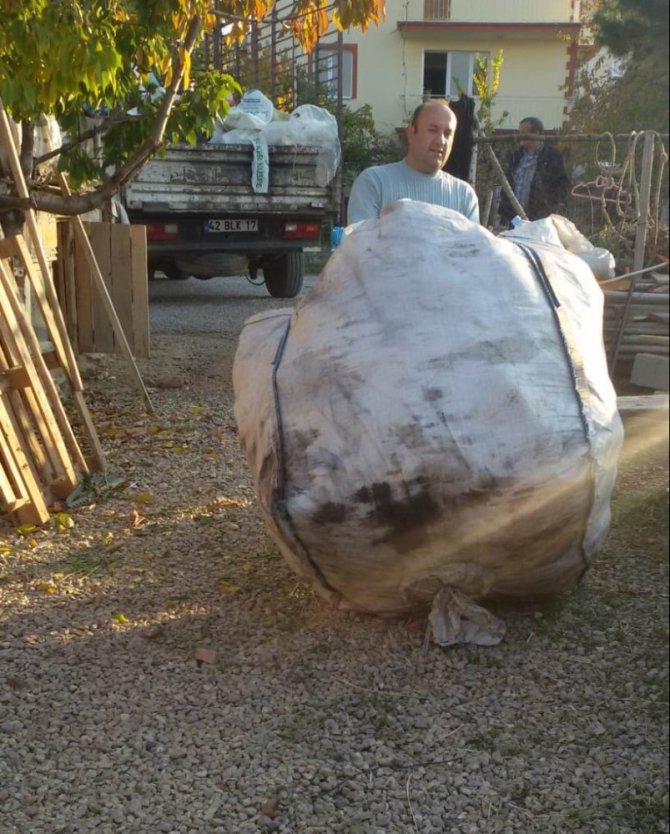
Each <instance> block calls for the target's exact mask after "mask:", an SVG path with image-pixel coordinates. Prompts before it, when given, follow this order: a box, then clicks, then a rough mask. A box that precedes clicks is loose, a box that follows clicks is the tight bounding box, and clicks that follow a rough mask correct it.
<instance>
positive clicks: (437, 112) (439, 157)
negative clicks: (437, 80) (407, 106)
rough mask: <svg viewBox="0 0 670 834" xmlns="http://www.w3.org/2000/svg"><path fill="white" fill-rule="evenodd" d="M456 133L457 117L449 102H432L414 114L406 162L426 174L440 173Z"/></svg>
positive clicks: (410, 127)
mask: <svg viewBox="0 0 670 834" xmlns="http://www.w3.org/2000/svg"><path fill="white" fill-rule="evenodd" d="M455 132H456V114H455V113H454V112H453V110H452V109H451V108H450V107H449V102H448V101H446V99H441V98H438V99H431V100H429V101H425V102H424V103H423V104H420V105H419V106H418V107H417V108H416V110H415V111H414V115H413V116H412V123H411V124H410V126H409V127H408V128H407V146H408V147H407V155H406V156H405V162H406V163H407V164H408V165H409V166H410V168H414V170H415V171H421V173H423V174H436V173H437V172H438V171H439V170H440V169H441V168H442V167H443V166H444V164H445V162H446V161H447V159H449V154H450V153H451V148H452V146H453V144H454V133H455Z"/></svg>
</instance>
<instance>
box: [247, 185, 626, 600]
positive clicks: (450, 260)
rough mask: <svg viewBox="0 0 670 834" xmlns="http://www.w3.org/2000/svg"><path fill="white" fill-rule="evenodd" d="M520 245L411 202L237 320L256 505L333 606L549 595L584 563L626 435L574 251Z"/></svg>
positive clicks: (292, 560) (600, 529)
mask: <svg viewBox="0 0 670 834" xmlns="http://www.w3.org/2000/svg"><path fill="white" fill-rule="evenodd" d="M524 246H525V247H526V252H524V251H523V249H522V248H521V247H520V246H518V245H517V244H516V243H515V242H514V241H513V239H512V238H511V237H509V236H507V237H505V238H496V237H495V236H493V235H492V234H490V233H489V232H488V231H487V230H486V229H484V228H483V227H481V226H478V225H476V224H474V223H471V222H470V221H469V220H467V219H466V218H464V217H463V216H461V215H460V214H457V213H455V212H452V211H450V210H448V209H442V208H440V207H437V206H431V205H427V204H424V203H416V202H412V201H409V200H401V201H400V202H398V203H395V204H394V205H393V206H391V207H389V208H388V209H387V210H386V211H385V212H384V213H383V214H382V216H381V218H379V219H378V220H368V221H365V222H363V223H361V224H359V225H358V226H356V227H355V228H353V229H352V230H350V233H349V234H348V235H347V236H346V238H345V240H344V242H343V243H342V245H341V246H340V247H339V248H338V249H337V250H336V251H335V252H334V253H333V255H332V256H331V258H330V260H329V261H328V263H327V265H326V267H325V269H324V270H323V272H322V274H321V276H320V277H319V279H318V281H317V282H316V284H315V286H314V287H313V288H312V290H311V291H310V292H309V293H308V294H307V295H306V296H305V297H304V299H303V300H302V302H301V303H300V304H299V305H298V306H297V307H296V309H295V311H292V310H280V311H272V312H269V313H265V314H262V315H259V316H254V317H252V318H250V319H249V320H248V321H247V322H246V323H245V326H244V329H243V331H242V334H241V337H240V342H239V346H238V350H237V354H236V356H235V363H234V368H233V382H234V387H235V415H236V419H237V423H238V427H239V431H240V437H241V440H242V444H243V446H244V448H245V451H246V454H247V459H248V462H249V466H250V468H251V472H252V474H253V478H254V481H255V484H256V489H257V494H258V499H259V502H260V506H261V508H262V511H263V514H264V516H265V519H266V521H267V524H268V527H269V530H270V532H271V535H272V536H273V538H274V539H275V541H276V542H277V544H278V546H279V548H280V550H281V552H282V553H283V555H284V556H285V558H286V559H287V561H288V562H289V564H290V565H291V566H292V567H293V569H294V570H296V571H297V572H298V573H300V574H301V575H303V576H306V577H310V578H311V579H312V580H313V581H314V583H315V585H316V587H317V588H318V589H319V590H320V592H321V593H322V594H323V595H324V596H327V597H329V598H330V599H331V600H333V601H334V602H337V603H338V604H341V605H345V606H349V607H353V608H356V609H360V610H366V611H372V612H377V613H380V614H402V613H405V612H410V611H412V610H417V609H422V608H426V607H428V606H430V604H431V602H432V600H433V599H434V598H435V596H436V594H437V593H438V592H439V591H440V589H441V588H444V587H448V588H451V589H455V590H456V591H458V592H460V593H462V594H465V595H467V596H469V597H472V598H475V599H479V600H482V599H487V598H491V597H511V598H521V597H524V596H537V595H544V594H555V593H558V592H561V591H564V590H567V589H569V588H571V587H573V586H574V585H575V584H576V582H577V581H578V580H579V578H580V577H581V576H582V574H583V573H584V571H585V570H586V568H587V567H588V566H589V564H590V563H591V561H592V559H593V557H594V554H595V553H596V550H597V548H598V546H599V544H600V543H601V541H602V539H603V537H604V535H605V533H606V531H607V528H608V524H609V518H610V512H609V503H610V495H611V490H612V487H613V484H614V480H615V474H616V461H617V458H618V454H619V451H620V446H621V442H622V425H621V421H620V419H619V415H618V413H617V408H616V394H615V391H614V389H613V387H612V384H611V382H610V379H609V376H608V372H607V364H606V358H605V353H604V349H603V341H602V316H603V295H602V292H601V290H600V289H599V287H598V285H597V283H596V281H595V279H594V277H593V275H592V273H591V271H590V269H589V268H588V266H587V265H586V264H585V263H584V262H583V261H581V260H580V259H579V258H577V257H576V256H574V255H572V254H570V253H568V252H566V251H565V249H563V247H561V246H552V245H546V244H541V243H540V244H535V243H533V244H529V243H528V242H527V241H525V242H524ZM533 258H537V259H539V262H540V264H541V266H540V267H539V269H538V268H537V267H536V266H533V264H532V263H531V261H532V260H533Z"/></svg>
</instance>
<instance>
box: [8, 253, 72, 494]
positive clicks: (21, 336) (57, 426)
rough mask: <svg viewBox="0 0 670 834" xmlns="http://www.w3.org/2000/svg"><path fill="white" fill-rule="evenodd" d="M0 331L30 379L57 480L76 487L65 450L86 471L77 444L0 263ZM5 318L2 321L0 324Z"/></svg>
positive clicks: (37, 417) (40, 428)
mask: <svg viewBox="0 0 670 834" xmlns="http://www.w3.org/2000/svg"><path fill="white" fill-rule="evenodd" d="M0 288H1V290H2V295H0V309H2V311H3V313H4V316H2V317H0V331H1V332H2V338H3V342H4V344H5V345H8V344H9V345H11V346H12V349H11V352H12V354H13V355H15V356H16V359H17V362H16V364H20V365H22V366H23V367H24V368H25V369H26V372H27V373H28V377H29V379H30V387H31V388H32V390H33V393H34V395H35V398H36V400H37V404H38V409H37V410H36V412H35V414H34V415H33V417H34V419H35V422H36V424H37V427H38V430H39V433H40V435H41V437H42V439H43V442H44V444H45V447H46V450H47V455H48V456H49V458H50V460H51V461H52V462H53V464H54V468H55V470H56V473H57V479H59V480H63V481H65V482H68V483H71V485H72V486H71V488H72V489H74V487H75V486H76V484H77V475H76V473H75V471H74V466H73V463H72V460H71V459H70V455H69V453H68V448H69V449H70V450H71V451H72V452H73V454H74V456H75V459H76V460H77V463H78V464H79V465H80V466H81V467H82V469H84V471H86V470H87V468H88V467H87V465H86V462H85V460H84V457H83V455H82V454H81V450H80V449H79V445H78V443H77V440H76V438H75V437H74V434H73V433H72V428H71V426H70V423H69V421H68V419H67V415H66V414H65V412H64V411H63V407H62V403H61V401H60V396H59V394H58V391H57V390H56V386H55V384H54V381H53V378H52V376H51V373H50V372H49V370H48V369H47V367H46V365H45V364H44V360H43V359H42V353H41V350H40V346H39V343H38V342H37V337H36V336H35V333H34V331H33V329H32V326H31V324H30V323H29V322H27V321H26V320H25V316H24V314H23V308H22V306H21V304H20V302H19V300H18V298H17V296H16V292H15V289H14V285H13V284H12V281H11V280H10V278H9V276H8V275H7V272H6V270H5V268H4V267H3V265H2V262H1V261H0ZM2 319H4V321H2Z"/></svg>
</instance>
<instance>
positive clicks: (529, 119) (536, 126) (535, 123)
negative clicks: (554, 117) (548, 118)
mask: <svg viewBox="0 0 670 834" xmlns="http://www.w3.org/2000/svg"><path fill="white" fill-rule="evenodd" d="M524 122H525V123H526V124H529V125H530V126H531V130H532V133H544V125H543V124H542V121H541V119H538V118H537V116H526V118H525V119H521V121H520V122H519V124H520V125H522V124H523V123H524Z"/></svg>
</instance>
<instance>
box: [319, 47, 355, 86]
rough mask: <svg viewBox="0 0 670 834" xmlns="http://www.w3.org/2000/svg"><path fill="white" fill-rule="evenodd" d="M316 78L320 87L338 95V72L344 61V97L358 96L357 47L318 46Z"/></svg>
mask: <svg viewBox="0 0 670 834" xmlns="http://www.w3.org/2000/svg"><path fill="white" fill-rule="evenodd" d="M314 61H315V66H316V80H317V84H318V86H319V87H321V88H323V87H325V88H326V89H327V90H328V92H329V93H330V94H331V95H333V96H336V95H337V74H338V70H339V63H340V61H341V62H342V98H356V47H355V46H353V45H346V46H342V48H341V49H339V48H338V47H328V46H318V47H317V48H316V56H315V59H314Z"/></svg>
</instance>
